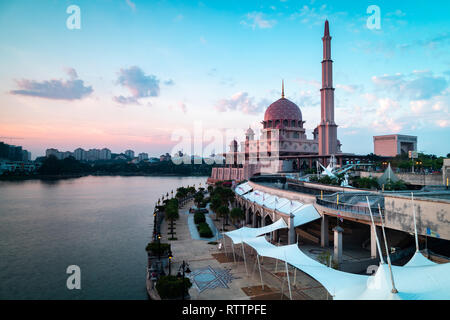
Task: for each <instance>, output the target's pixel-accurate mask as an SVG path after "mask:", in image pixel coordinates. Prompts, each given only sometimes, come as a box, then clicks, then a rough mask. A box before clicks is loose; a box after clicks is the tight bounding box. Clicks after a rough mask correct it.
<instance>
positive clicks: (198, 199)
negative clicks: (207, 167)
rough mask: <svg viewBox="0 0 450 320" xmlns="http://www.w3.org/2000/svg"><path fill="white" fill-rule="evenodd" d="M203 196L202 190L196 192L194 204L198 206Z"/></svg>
mask: <svg viewBox="0 0 450 320" xmlns="http://www.w3.org/2000/svg"><path fill="white" fill-rule="evenodd" d="M204 197H205V196H204V195H203V192H197V193H196V194H195V195H194V202H195V204H196V205H197V207H199V208H200V204H201V202H202V201H203V199H204Z"/></svg>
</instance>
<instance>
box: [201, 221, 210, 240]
mask: <svg viewBox="0 0 450 320" xmlns="http://www.w3.org/2000/svg"><path fill="white" fill-rule="evenodd" d="M197 228H198V233H199V234H200V237H202V238H212V237H213V232H212V230H211V228H210V227H209V225H208V224H207V223H206V222H202V223H200V224H199V225H198V227H197Z"/></svg>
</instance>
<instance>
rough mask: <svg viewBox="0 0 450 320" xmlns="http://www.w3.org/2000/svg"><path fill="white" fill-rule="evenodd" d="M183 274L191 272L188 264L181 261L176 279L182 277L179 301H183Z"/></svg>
mask: <svg viewBox="0 0 450 320" xmlns="http://www.w3.org/2000/svg"><path fill="white" fill-rule="evenodd" d="M180 270H182V272H183V274H181V272H180ZM185 273H191V270H190V269H189V264H188V263H187V262H186V261H184V260H183V263H182V264H181V266H180V269H179V270H178V274H177V276H178V277H181V276H182V275H183V277H182V278H181V280H182V284H183V285H182V289H183V292H182V294H181V300H184V292H185V286H184V278H185Z"/></svg>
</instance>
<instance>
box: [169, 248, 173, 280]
mask: <svg viewBox="0 0 450 320" xmlns="http://www.w3.org/2000/svg"><path fill="white" fill-rule="evenodd" d="M172 258H173V256H172V250H170V249H169V276H170V264H171V262H172Z"/></svg>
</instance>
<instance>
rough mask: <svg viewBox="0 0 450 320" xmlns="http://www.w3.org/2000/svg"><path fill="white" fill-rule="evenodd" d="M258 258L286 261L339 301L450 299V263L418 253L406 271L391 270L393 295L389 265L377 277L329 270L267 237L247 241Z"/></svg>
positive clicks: (407, 265)
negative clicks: (319, 284)
mask: <svg viewBox="0 0 450 320" xmlns="http://www.w3.org/2000/svg"><path fill="white" fill-rule="evenodd" d="M244 243H246V244H248V245H249V246H251V247H252V248H253V249H255V250H256V251H257V253H258V255H259V256H263V257H270V258H274V259H278V260H281V261H285V262H286V263H288V264H290V265H292V266H294V267H296V268H297V269H300V270H302V271H303V272H305V273H307V274H309V275H310V276H311V277H313V278H314V279H316V280H317V281H319V282H320V283H321V284H322V285H323V286H324V287H325V288H326V289H327V291H328V292H329V293H330V294H331V295H332V296H333V297H334V299H336V300H358V299H362V300H390V299H399V300H417V299H419V300H429V299H433V300H442V299H450V263H446V264H436V263H434V262H432V261H430V260H428V259H427V258H425V257H424V256H423V255H422V253H420V252H416V254H415V255H414V256H413V258H412V259H411V260H410V261H409V262H408V263H407V264H406V265H405V266H403V267H399V266H392V273H393V276H394V278H395V286H396V289H397V290H398V293H392V292H391V291H392V284H391V280H390V275H389V268H388V265H387V264H380V266H379V268H378V270H377V272H376V274H375V275H374V276H366V275H358V274H353V273H348V272H343V271H338V270H335V269H332V268H329V267H327V266H325V265H323V264H321V263H319V262H318V261H316V260H314V259H312V258H310V257H308V256H307V255H306V254H305V253H303V252H302V251H301V250H300V249H299V248H298V245H297V244H293V245H289V246H281V247H277V246H274V245H273V244H271V243H269V242H268V241H267V240H266V239H265V238H264V237H257V238H253V239H244Z"/></svg>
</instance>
